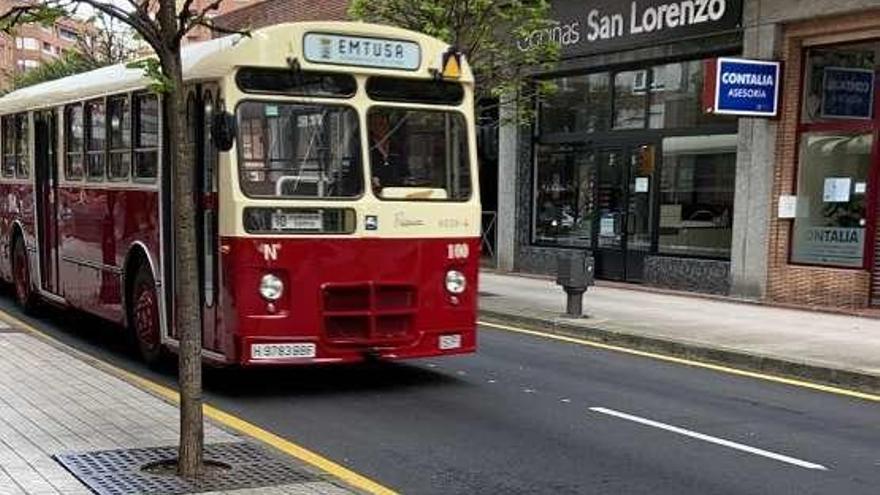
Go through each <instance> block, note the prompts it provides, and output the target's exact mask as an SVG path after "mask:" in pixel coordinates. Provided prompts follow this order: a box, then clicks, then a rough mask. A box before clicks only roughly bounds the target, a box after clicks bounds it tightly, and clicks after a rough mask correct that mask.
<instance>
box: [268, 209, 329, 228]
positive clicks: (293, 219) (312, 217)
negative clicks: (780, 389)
mask: <svg viewBox="0 0 880 495" xmlns="http://www.w3.org/2000/svg"><path fill="white" fill-rule="evenodd" d="M323 228H324V222H323V221H322V219H321V214H320V213H275V214H273V215H272V230H322V229H323Z"/></svg>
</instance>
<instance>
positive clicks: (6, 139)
mask: <svg viewBox="0 0 880 495" xmlns="http://www.w3.org/2000/svg"><path fill="white" fill-rule="evenodd" d="M0 128H2V131H3V166H2V173H3V177H15V118H14V117H11V116H6V117H3V121H2V124H0Z"/></svg>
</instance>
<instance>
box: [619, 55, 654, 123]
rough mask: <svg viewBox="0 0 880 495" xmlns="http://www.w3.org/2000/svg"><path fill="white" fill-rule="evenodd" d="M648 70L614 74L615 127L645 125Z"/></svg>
mask: <svg viewBox="0 0 880 495" xmlns="http://www.w3.org/2000/svg"><path fill="white" fill-rule="evenodd" d="M647 97H648V71H646V70H635V71H625V72H618V73H617V74H615V75H614V128H615V129H643V128H644V127H645V114H646V108H645V104H646V98H647Z"/></svg>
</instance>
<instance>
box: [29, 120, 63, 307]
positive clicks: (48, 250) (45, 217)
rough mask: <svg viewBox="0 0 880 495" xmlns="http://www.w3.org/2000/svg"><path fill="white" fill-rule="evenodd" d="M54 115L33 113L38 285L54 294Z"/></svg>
mask: <svg viewBox="0 0 880 495" xmlns="http://www.w3.org/2000/svg"><path fill="white" fill-rule="evenodd" d="M57 131H58V127H57V116H56V114H55V112H54V111H52V110H48V111H43V112H36V113H34V149H35V157H34V165H35V167H34V168H35V173H34V180H35V181H36V192H37V229H38V235H39V240H40V242H39V243H38V244H37V246H38V249H39V260H40V287H41V288H42V289H43V290H45V291H48V292H51V293H53V294H58V293H60V290H59V287H58V163H57V161H56V159H55V152H56V149H55V147H56V143H57Z"/></svg>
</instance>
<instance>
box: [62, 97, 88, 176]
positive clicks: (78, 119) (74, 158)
mask: <svg viewBox="0 0 880 495" xmlns="http://www.w3.org/2000/svg"><path fill="white" fill-rule="evenodd" d="M83 130H84V128H83V107H82V105H80V104H76V105H68V106H67V108H65V109H64V141H65V152H66V153H67V156H66V157H65V160H64V177H65V178H66V179H67V180H69V181H75V180H76V181H78V180H82V178H83V143H84V139H83V137H84V136H83Z"/></svg>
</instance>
